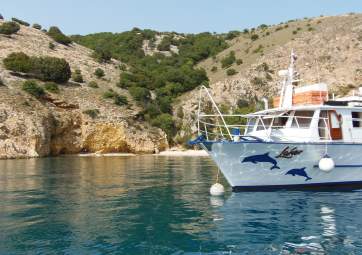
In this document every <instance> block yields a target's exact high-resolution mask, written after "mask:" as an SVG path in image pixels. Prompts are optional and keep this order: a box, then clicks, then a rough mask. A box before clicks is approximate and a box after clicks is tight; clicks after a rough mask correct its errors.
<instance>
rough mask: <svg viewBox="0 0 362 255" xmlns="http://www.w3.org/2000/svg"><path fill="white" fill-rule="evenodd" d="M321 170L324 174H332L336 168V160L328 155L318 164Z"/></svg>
mask: <svg viewBox="0 0 362 255" xmlns="http://www.w3.org/2000/svg"><path fill="white" fill-rule="evenodd" d="M318 166H319V169H320V170H322V171H324V172H330V171H332V169H333V168H334V166H335V164H334V160H333V159H332V158H331V157H329V156H328V155H325V156H324V157H323V158H321V159H320V160H319V163H318Z"/></svg>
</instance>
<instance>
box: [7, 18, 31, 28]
mask: <svg viewBox="0 0 362 255" xmlns="http://www.w3.org/2000/svg"><path fill="white" fill-rule="evenodd" d="M11 20H12V21H14V22H16V23H19V24H20V25H23V26H27V27H28V26H30V24H29V23H28V22H26V21H24V20H21V19H17V18H11Z"/></svg>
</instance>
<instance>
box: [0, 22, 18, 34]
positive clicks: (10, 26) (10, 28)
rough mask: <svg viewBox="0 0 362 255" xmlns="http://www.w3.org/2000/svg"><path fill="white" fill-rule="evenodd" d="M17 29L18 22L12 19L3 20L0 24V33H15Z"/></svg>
mask: <svg viewBox="0 0 362 255" xmlns="http://www.w3.org/2000/svg"><path fill="white" fill-rule="evenodd" d="M19 30H20V26H19V24H18V23H16V22H13V21H10V22H4V23H2V24H1V25H0V34H4V35H11V34H15V33H16V32H18V31H19Z"/></svg>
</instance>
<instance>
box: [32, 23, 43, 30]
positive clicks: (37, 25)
mask: <svg viewBox="0 0 362 255" xmlns="http://www.w3.org/2000/svg"><path fill="white" fill-rule="evenodd" d="M33 28H35V29H38V30H41V25H39V24H38V23H34V24H33Z"/></svg>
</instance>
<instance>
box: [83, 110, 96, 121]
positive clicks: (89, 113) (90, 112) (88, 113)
mask: <svg viewBox="0 0 362 255" xmlns="http://www.w3.org/2000/svg"><path fill="white" fill-rule="evenodd" d="M83 113H84V114H87V115H88V116H89V117H91V118H92V119H95V118H97V117H98V114H99V113H100V112H99V110H98V109H88V110H85V111H83Z"/></svg>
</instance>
